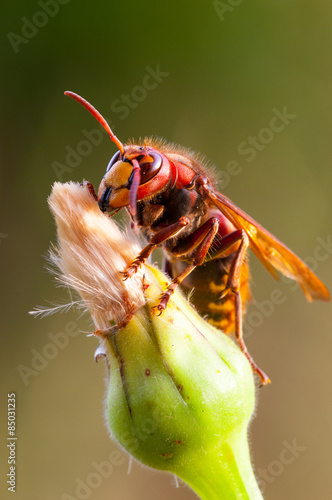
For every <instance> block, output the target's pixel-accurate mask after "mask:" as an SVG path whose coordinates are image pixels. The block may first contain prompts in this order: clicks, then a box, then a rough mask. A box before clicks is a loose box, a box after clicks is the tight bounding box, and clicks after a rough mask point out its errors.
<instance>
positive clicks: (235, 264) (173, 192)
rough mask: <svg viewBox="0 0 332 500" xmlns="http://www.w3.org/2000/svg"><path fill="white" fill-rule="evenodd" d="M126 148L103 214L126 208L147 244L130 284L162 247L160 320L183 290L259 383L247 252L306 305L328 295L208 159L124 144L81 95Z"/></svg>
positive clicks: (161, 145) (109, 173)
mask: <svg viewBox="0 0 332 500" xmlns="http://www.w3.org/2000/svg"><path fill="white" fill-rule="evenodd" d="M67 95H70V96H71V97H73V98H74V99H76V100H77V101H79V102H80V103H81V104H83V106H84V107H86V108H87V109H88V110H89V111H90V112H91V113H92V114H93V115H94V116H95V117H96V118H97V119H98V121H99V122H100V123H101V124H102V125H103V126H104V128H105V129H106V130H107V131H108V133H109V135H110V137H111V139H112V140H113V142H115V143H116V144H117V146H118V148H119V151H118V152H117V153H116V154H115V155H114V156H113V158H112V159H111V161H110V162H109V165H108V167H107V170H106V174H105V175H104V177H103V179H102V181H101V183H100V186H99V189H98V194H97V195H95V194H94V190H93V188H92V186H91V185H89V187H90V190H91V192H92V194H93V195H94V196H95V198H96V200H97V201H98V203H99V206H100V208H101V210H102V211H104V212H110V213H113V212H115V211H118V210H119V209H120V208H122V207H126V208H127V210H128V212H129V214H130V216H131V218H132V220H133V222H134V223H135V225H136V226H137V227H138V228H139V229H140V230H141V232H142V233H143V234H144V235H145V237H146V238H147V240H148V244H147V245H146V247H145V248H144V249H143V250H142V251H141V252H140V254H139V255H138V256H137V258H136V259H135V260H134V261H133V262H132V264H131V265H130V266H128V267H127V269H125V270H124V279H128V278H130V277H131V276H132V275H133V274H134V273H135V272H136V271H137V269H138V268H139V267H140V266H141V265H142V263H144V261H145V260H146V259H147V258H148V257H149V255H150V254H151V252H152V251H153V249H154V248H156V247H157V246H162V247H163V249H164V252H165V257H166V270H167V271H168V273H169V274H170V276H171V278H172V281H171V283H170V284H169V285H168V287H167V289H166V290H165V292H164V293H163V294H162V296H161V298H160V302H159V304H158V305H157V308H158V309H159V311H160V313H162V311H163V310H164V309H165V308H166V307H167V303H168V301H169V299H170V297H171V295H172V293H173V292H174V290H175V288H176V287H177V286H179V285H180V286H181V287H182V288H183V289H184V290H186V291H187V292H188V293H189V292H191V291H192V290H193V293H192V296H191V297H192V302H193V303H194V304H195V305H196V307H197V309H198V310H200V311H201V312H202V313H203V314H204V315H206V316H207V317H208V319H209V321H210V322H211V323H212V324H214V325H215V326H217V327H218V328H220V329H221V330H223V331H224V332H226V333H229V332H231V331H234V332H235V335H236V338H237V340H238V343H239V346H240V347H241V349H242V351H243V352H244V354H245V355H246V356H247V358H248V360H249V361H250V363H251V366H252V368H253V370H254V371H255V372H256V373H257V374H258V375H259V376H260V378H261V380H262V383H263V384H266V383H268V382H269V378H268V377H267V376H266V375H265V373H264V372H263V371H262V370H260V369H259V368H258V366H257V365H256V364H255V362H254V361H253V359H252V357H251V356H250V354H249V353H248V351H247V348H246V346H245V343H244V340H243V336H242V316H243V313H244V311H245V308H246V303H247V301H248V300H249V299H250V291H249V269H248V262H247V249H248V247H249V246H250V247H251V249H252V250H253V252H254V253H255V255H256V256H257V257H258V259H259V260H260V261H261V262H262V264H263V265H264V266H265V268H266V269H267V270H268V271H269V272H270V274H271V275H272V276H273V277H274V278H275V279H278V273H277V271H279V272H281V273H283V274H285V275H286V276H287V277H289V278H291V279H294V280H296V281H297V282H298V283H299V285H300V286H301V288H302V291H303V292H304V294H305V296H306V298H307V300H309V301H311V300H316V299H319V300H329V292H328V290H327V289H326V287H325V286H324V284H323V283H322V282H321V281H320V280H319V279H318V278H317V277H316V276H315V274H314V273H313V272H312V271H311V270H310V269H309V268H308V267H307V266H306V264H304V262H302V261H301V260H300V259H299V258H298V257H297V256H296V255H295V254H294V253H293V252H292V251H291V250H289V249H288V248H287V247H286V246H285V245H284V244H283V243H281V242H280V241H279V240H278V239H277V238H275V236H273V235H272V234H271V233H269V232H268V231H267V230H266V229H264V228H263V227H262V226H261V225H260V224H258V222H256V221H255V220H254V219H252V218H251V217H250V216H249V215H247V214H246V213H245V212H243V211H242V210H241V209H240V208H239V207H237V206H236V205H235V204H234V203H232V202H231V201H230V200H229V199H228V198H227V197H226V196H224V195H222V194H221V193H220V192H219V191H217V189H216V185H217V183H216V180H215V179H213V178H212V174H211V173H210V172H209V170H208V168H207V166H206V162H205V161H204V159H202V157H200V156H198V155H195V154H193V153H192V152H191V151H189V150H188V149H185V148H182V147H179V146H175V145H172V144H171V145H169V144H167V143H165V142H163V141H155V140H152V139H145V140H144V141H143V142H142V143H141V144H128V145H125V146H124V145H122V143H121V142H120V141H119V139H118V138H117V137H115V136H114V134H113V132H112V131H111V129H110V128H109V126H108V124H107V123H106V122H105V120H104V118H103V117H102V116H101V115H100V114H99V113H98V111H96V110H95V108H93V107H92V106H91V104H89V103H88V102H87V101H85V100H84V99H83V98H81V97H80V96H77V95H76V94H73V93H72V92H67Z"/></svg>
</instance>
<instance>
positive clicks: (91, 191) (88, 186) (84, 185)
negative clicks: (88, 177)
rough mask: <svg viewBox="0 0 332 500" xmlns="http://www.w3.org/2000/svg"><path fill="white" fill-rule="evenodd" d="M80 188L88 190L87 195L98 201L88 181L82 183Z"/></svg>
mask: <svg viewBox="0 0 332 500" xmlns="http://www.w3.org/2000/svg"><path fill="white" fill-rule="evenodd" d="M81 186H83V187H85V188H87V189H88V191H89V193H90V194H91V196H92V197H93V198H94V199H95V200H96V201H98V196H97V195H96V191H95V188H94V187H93V184H92V183H91V182H89V181H82V182H81Z"/></svg>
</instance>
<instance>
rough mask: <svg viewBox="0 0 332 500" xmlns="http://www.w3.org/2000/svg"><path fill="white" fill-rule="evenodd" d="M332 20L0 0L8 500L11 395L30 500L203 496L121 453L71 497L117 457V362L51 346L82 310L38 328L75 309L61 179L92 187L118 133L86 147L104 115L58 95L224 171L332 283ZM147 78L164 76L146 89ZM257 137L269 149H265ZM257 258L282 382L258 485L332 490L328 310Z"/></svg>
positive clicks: (263, 427)
mask: <svg viewBox="0 0 332 500" xmlns="http://www.w3.org/2000/svg"><path fill="white" fill-rule="evenodd" d="M223 5H224V7H223ZM41 12H44V14H41ZM45 12H46V13H45ZM47 12H48V13H47ZM331 21H332V5H331V3H330V2H327V1H323V0H321V1H318V2H310V1H309V0H293V1H292V2H289V1H286V0H279V1H278V2H274V1H266V0H264V1H263V0H251V1H248V0H243V1H241V0H237V1H235V0H232V1H231V0H225V2H221V1H220V2H219V3H217V2H213V1H209V2H203V1H197V0H193V1H191V2H181V1H180V2H179V1H174V0H173V1H169V2H152V1H148V0H142V1H141V2H135V1H126V2H104V1H100V0H94V1H93V2H91V1H87V2H79V1H78V0H70V1H69V0H68V1H64V0H62V1H61V2H60V0H58V1H56V0H52V1H49V2H48V1H47V0H45V1H44V3H43V1H39V2H37V1H33V0H24V1H23V0H16V1H15V2H8V1H5V2H4V3H3V14H2V16H1V21H0V22H1V68H2V69H1V81H0V86H1V110H2V119H1V123H0V127H1V144H2V146H1V203H2V209H1V215H2V218H1V225H0V261H1V266H2V271H1V278H2V284H1V293H2V295H3V297H2V300H1V304H2V313H1V372H2V375H1V383H2V389H1V413H0V415H1V436H2V444H1V453H0V455H1V498H7V496H6V495H9V493H8V492H7V491H6V484H5V480H6V479H5V474H6V473H7V472H8V465H7V462H6V460H7V449H6V447H5V441H4V439H5V437H6V418H5V417H6V402H7V393H11V392H15V393H16V398H17V435H18V444H17V458H18V466H17V470H18V472H17V493H16V498H17V499H32V498H33V499H39V498H40V499H46V498H47V499H51V500H53V499H61V500H65V499H67V500H68V499H69V498H70V499H72V498H91V499H93V500H99V499H103V500H105V499H110V500H118V499H119V500H120V499H121V500H123V499H126V500H134V499H135V500H140V499H144V500H153V499H155V498H158V499H166V498H170V497H172V498H174V499H176V498H179V499H180V498H181V499H188V500H189V499H193V498H195V495H194V494H193V493H192V492H191V491H189V489H188V488H187V487H185V486H184V485H183V484H181V483H180V484H179V485H177V483H176V481H175V480H174V478H173V477H172V476H170V475H167V474H164V473H159V472H156V471H152V470H148V469H147V468H143V467H141V466H140V465H139V464H137V463H133V464H132V465H131V466H129V465H130V464H129V460H128V457H127V456H126V454H125V453H124V452H122V451H121V450H120V451H119V455H118V458H117V463H116V465H114V469H113V471H112V473H111V474H110V475H109V477H108V478H103V479H102V481H101V484H100V485H98V487H93V488H90V491H89V489H86V490H85V493H84V491H83V490H80V491H79V492H78V491H77V490H76V488H77V485H78V484H82V482H83V483H84V484H87V481H90V480H92V479H91V477H92V476H91V474H92V473H93V472H95V467H94V465H93V464H94V462H96V463H100V462H102V461H105V460H106V461H108V460H109V459H110V458H109V457H110V453H111V452H112V451H114V450H118V448H117V445H116V443H114V442H113V441H112V440H111V439H110V438H109V436H108V431H107V429H106V425H105V423H104V416H103V397H104V393H105V366H104V364H103V363H102V362H100V363H99V364H95V363H94V361H93V353H94V349H95V348H96V347H97V342H96V341H95V340H94V339H92V338H89V337H86V335H85V334H84V333H81V334H77V335H74V336H72V337H69V336H68V334H67V333H66V334H65V335H66V338H67V341H68V342H67V345H66V346H65V347H64V348H62V349H60V348H59V349H58V350H56V348H54V341H53V340H52V338H54V337H52V335H56V334H58V333H59V332H68V331H69V330H70V328H71V326H73V325H72V323H71V322H74V330H75V332H78V331H79V330H81V331H83V332H86V331H88V330H89V325H88V322H87V320H86V319H84V318H79V317H78V315H77V314H75V313H73V312H72V313H68V314H66V315H54V316H51V317H48V318H45V319H41V320H39V319H34V318H32V317H30V316H29V315H28V311H29V310H31V309H32V308H33V307H34V306H35V305H38V304H42V305H47V304H48V302H60V301H61V300H62V299H65V298H66V293H65V291H64V290H59V289H56V288H54V284H53V282H52V278H51V276H50V275H49V274H47V272H46V271H45V269H44V265H45V260H44V257H43V256H44V255H45V254H46V253H47V249H48V247H49V243H50V241H54V240H55V227H54V224H53V220H52V218H51V215H50V213H49V211H48V207H47V202H46V200H47V196H48V194H49V193H50V189H51V185H52V183H53V182H54V181H56V180H62V181H68V180H76V181H80V180H81V179H83V178H87V179H89V180H91V181H92V182H93V183H94V184H97V185H98V183H99V181H100V179H101V177H102V175H103V173H104V171H105V167H106V165H107V162H108V160H109V158H110V157H111V156H112V155H113V154H114V152H115V146H114V145H113V144H112V143H111V142H110V141H109V140H107V138H106V136H105V135H104V136H103V140H101V141H100V143H99V144H98V145H93V144H91V136H90V142H88V143H86V142H85V143H84V142H82V141H84V140H85V141H86V140H87V137H86V135H85V134H86V132H91V130H92V129H96V128H97V123H96V122H95V121H94V120H93V118H92V117H91V116H90V115H89V114H88V113H87V112H86V111H85V110H83V108H81V107H80V106H79V105H78V104H77V103H74V102H73V101H71V100H70V99H68V98H65V97H64V96H63V91H64V90H67V89H70V90H73V91H76V92H78V93H80V94H81V95H83V96H84V97H86V98H87V99H89V100H90V101H91V102H92V103H93V104H94V105H95V106H96V107H97V108H98V109H99V110H100V111H101V112H102V113H103V114H104V115H105V116H107V117H108V118H109V119H110V120H111V121H112V124H113V126H114V129H115V131H116V134H117V135H118V136H119V137H120V138H121V139H122V140H124V141H125V140H126V139H127V138H129V137H136V138H137V137H139V136H144V135H150V134H154V135H158V136H163V137H165V138H167V139H168V140H170V141H175V142H178V143H180V144H183V145H185V146H189V147H191V148H193V149H194V150H197V151H200V152H202V153H204V154H206V155H207V156H208V157H209V158H210V160H211V161H212V162H213V163H215V164H216V165H217V167H218V169H219V170H220V172H221V177H222V178H223V179H224V186H223V187H220V189H223V191H224V192H225V194H226V195H227V196H229V197H230V198H231V199H232V200H233V201H234V202H235V203H237V204H238V205H239V206H240V207H241V208H243V209H244V210H246V211H247V212H248V213H250V214H251V215H252V216H253V217H254V218H256V219H257V220H259V221H260V222H261V223H262V224H263V225H264V226H265V227H267V228H268V229H269V230H270V231H272V232H273V233H274V234H276V235H277V236H278V237H279V238H280V239H281V240H282V241H284V242H285V243H287V244H288V245H289V246H290V247H291V248H292V249H293V250H294V251H295V252H296V253H298V254H299V255H300V256H301V257H302V258H304V259H308V262H309V263H310V265H312V266H313V267H314V269H315V270H316V272H317V274H318V275H319V277H320V278H322V279H323V280H324V282H325V283H326V285H327V286H328V287H329V288H330V289H332V270H331V269H332V247H331V238H332V227H331V215H332V213H331V212H332V207H331V186H332V184H331V181H332V169H331V156H332V147H331V126H332V67H331V48H332V29H331ZM31 23H32V24H31ZM149 68H150V69H149ZM151 70H154V71H159V76H158V78H157V79H156V80H155V82H156V85H155V86H154V88H153V89H151V88H150V89H146V88H144V85H146V83H147V82H149V84H150V86H152V85H151V84H152V82H153V80H152V79H150V80H148V77H146V75H147V74H148V73H149V71H150V72H151ZM145 77H146V78H145ZM139 87H140V88H139ZM125 95H129V96H130V101H129V102H130V104H126V103H124V102H123V101H124V99H127V97H125ZM120 106H122V108H120ZM276 110H277V111H278V112H280V113H281V112H284V111H286V114H287V113H288V118H285V116H286V115H284V121H285V123H284V124H282V122H281V121H280V120H279V121H272V127H273V124H277V125H278V126H279V128H280V130H279V131H274V130H273V129H271V119H272V118H273V116H275V113H276ZM289 115H292V116H291V117H289ZM282 125H283V127H282ZM271 130H272V131H271ZM84 131H85V132H84ZM250 137H251V138H253V137H256V138H257V139H258V142H256V143H255V144H256V145H255V146H251V147H253V148H254V149H253V150H251V153H249V152H248V151H247V148H248V147H249V146H248V142H249V141H255V139H250ZM69 151H71V156H70V157H67V155H68V152H69ZM73 151H75V152H76V156H75V155H74V154H73ZM74 156H75V158H76V160H75V158H74ZM66 157H67V158H66ZM230 162H233V163H230ZM230 165H233V170H231V169H230ZM234 165H236V167H234ZM234 168H235V170H234ZM222 172H223V173H222ZM251 263H252V275H253V285H252V289H253V293H254V296H255V300H256V301H255V302H254V303H253V304H252V305H251V308H250V311H249V316H248V320H247V326H246V328H247V330H246V331H247V343H248V346H249V349H250V351H251V353H252V354H253V355H254V357H255V359H256V361H257V362H258V363H259V364H260V366H261V367H262V368H263V369H265V370H266V371H267V372H268V374H269V375H270V377H271V379H272V384H271V385H270V386H269V387H267V388H264V389H259V390H258V405H257V411H256V416H255V419H254V420H253V422H252V425H251V429H250V441H251V448H252V456H253V461H254V464H255V469H256V474H257V476H258V478H259V479H260V482H261V485H262V489H263V491H264V496H265V498H267V499H270V500H276V499H280V498H285V499H286V498H296V499H298V498H301V500H311V499H312V498H315V499H325V498H329V497H330V495H331V489H332V486H331V469H332V463H331V448H332V434H331V422H332V398H331V352H332V339H331V333H332V332H331V320H332V316H331V313H332V311H331V305H330V304H325V303H314V304H307V303H306V301H305V299H304V297H303V295H302V294H301V293H300V291H298V290H297V291H295V290H294V289H293V287H292V284H291V283H290V282H286V281H284V280H282V281H280V282H279V283H275V282H274V281H273V280H272V279H271V278H270V276H269V275H268V274H267V273H266V271H265V270H264V268H263V267H262V266H261V265H260V264H259V263H257V261H256V259H255V258H254V257H252V259H251ZM275 290H280V291H279V292H275ZM271 294H274V295H272V296H273V297H274V296H275V295H276V294H277V295H278V297H279V302H280V303H279V304H273V303H272V302H271V300H270V298H271ZM264 301H265V302H264ZM50 344H51V347H49V345H50ZM52 345H53V348H52ZM43 353H46V354H47V356H48V357H49V359H45V357H44V355H43ZM38 354H39V355H41V356H42V357H43V359H44V361H43V360H42V359H41V358H38V359H39V365H38V361H36V359H37V358H36V356H37V357H38ZM52 356H53V358H52V359H50V358H51V357H52ZM36 366H37V367H38V369H37V370H36ZM22 367H23V368H22ZM22 373H25V375H22ZM79 481H81V483H79ZM79 494H80V495H81V496H79ZM84 494H85V495H86V496H85V497H84ZM8 498H9V496H8Z"/></svg>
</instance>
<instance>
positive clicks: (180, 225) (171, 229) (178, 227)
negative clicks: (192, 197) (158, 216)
mask: <svg viewBox="0 0 332 500" xmlns="http://www.w3.org/2000/svg"><path fill="white" fill-rule="evenodd" d="M188 224H189V219H188V217H180V219H179V220H178V221H177V222H175V223H174V224H170V225H169V226H167V227H165V228H163V229H161V230H160V231H158V232H157V233H155V234H154V235H153V236H152V237H151V239H150V241H149V243H148V244H147V245H146V247H144V248H143V250H142V251H141V252H140V253H139V255H138V256H137V257H136V259H135V260H133V262H132V263H131V264H129V266H127V267H126V269H125V270H124V272H123V275H124V280H126V279H128V278H130V277H131V276H133V274H135V273H136V272H137V270H138V269H139V268H140V267H141V265H142V264H144V262H145V261H146V259H147V258H148V257H149V256H150V254H151V252H152V250H154V248H156V246H158V245H161V244H162V243H163V242H164V241H166V240H168V239H169V238H172V237H174V236H176V235H177V234H178V233H179V232H180V231H182V230H183V229H184V228H185V227H186V226H187V225H188Z"/></svg>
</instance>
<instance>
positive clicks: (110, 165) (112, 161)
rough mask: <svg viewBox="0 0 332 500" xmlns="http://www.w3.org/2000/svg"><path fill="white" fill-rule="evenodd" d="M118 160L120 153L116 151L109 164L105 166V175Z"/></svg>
mask: <svg viewBox="0 0 332 500" xmlns="http://www.w3.org/2000/svg"><path fill="white" fill-rule="evenodd" d="M120 158H121V153H120V151H117V152H116V153H115V155H113V156H112V158H111V159H110V161H109V164H108V165H107V169H106V173H107V172H109V171H110V170H111V168H112V167H113V165H114V163H116V162H117V161H119V160H120Z"/></svg>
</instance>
